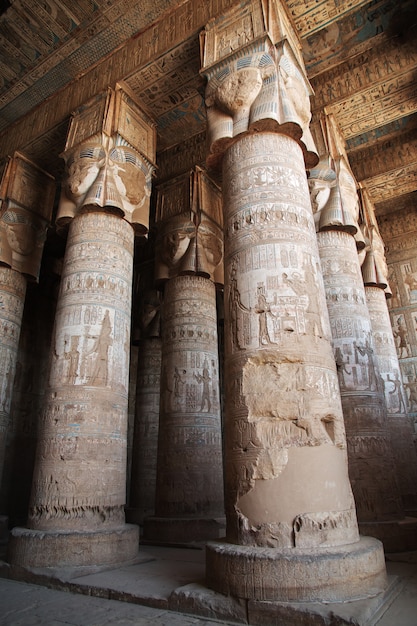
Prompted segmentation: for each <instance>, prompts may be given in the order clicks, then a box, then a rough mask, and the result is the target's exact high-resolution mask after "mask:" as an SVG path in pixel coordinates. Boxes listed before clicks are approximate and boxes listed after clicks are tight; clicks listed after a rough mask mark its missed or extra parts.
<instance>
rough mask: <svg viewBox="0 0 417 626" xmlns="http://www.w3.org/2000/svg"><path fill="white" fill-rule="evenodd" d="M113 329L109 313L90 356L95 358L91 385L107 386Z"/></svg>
mask: <svg viewBox="0 0 417 626" xmlns="http://www.w3.org/2000/svg"><path fill="white" fill-rule="evenodd" d="M111 333H112V327H111V321H110V314H109V311H106V312H105V314H104V318H103V321H102V323H101V330H100V334H99V336H98V337H97V338H96V341H95V343H94V346H93V348H92V349H91V350H90V352H89V353H88V355H92V356H93V362H92V366H91V374H90V383H91V384H92V385H98V386H100V385H107V381H108V358H109V348H110V347H111V346H112V345H113V339H112V337H111Z"/></svg>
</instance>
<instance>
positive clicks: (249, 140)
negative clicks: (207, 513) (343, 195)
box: [223, 133, 358, 547]
mask: <svg viewBox="0 0 417 626" xmlns="http://www.w3.org/2000/svg"><path fill="white" fill-rule="evenodd" d="M223 178H224V181H225V196H226V197H225V228H226V237H227V238H226V249H225V275H226V284H225V293H226V306H225V317H226V319H225V331H226V346H225V349H226V360H225V379H226V393H225V398H226V423H227V427H226V450H227V466H226V481H227V486H228V503H227V521H228V526H227V537H228V539H229V541H231V542H236V543H240V544H243V545H258V546H276V547H278V546H279V547H294V546H297V547H298V546H306V545H310V546H311V545H315V544H316V543H317V544H323V542H324V543H326V545H337V544H339V543H348V542H350V541H357V539H358V533H357V526H356V518H355V511H354V503H353V498H352V494H351V490H350V485H349V481H348V477H347V467H346V450H345V447H346V446H345V437H344V427H343V419H342V413H341V407H340V398H339V394H338V389H337V378H336V373H335V368H334V361H333V356H332V352H331V346H330V342H329V325H328V320H327V318H326V310H325V306H324V292H323V285H322V282H321V277H320V273H319V260H318V250H317V243H316V240H315V231H314V223H313V217H312V214H311V208H310V202H309V194H308V188H307V181H306V176H305V172H304V163H303V156H302V152H301V149H300V147H299V146H298V145H297V143H296V142H295V141H293V140H292V139H290V138H288V137H285V136H283V135H278V134H266V133H265V134H262V135H260V134H259V135H253V136H248V137H244V138H242V139H240V141H239V142H238V143H236V144H235V145H234V146H232V147H231V148H230V149H229V150H228V151H227V153H226V155H225V160H224V167H223ZM227 335H228V336H227ZM328 465H329V466H331V467H332V481H328V480H327V476H328V470H327V467H328ZM319 528H321V529H322V530H321V531H320V530H319Z"/></svg>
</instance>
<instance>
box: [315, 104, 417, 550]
mask: <svg viewBox="0 0 417 626" xmlns="http://www.w3.org/2000/svg"><path fill="white" fill-rule="evenodd" d="M313 132H314V135H315V136H316V137H317V140H316V142H317V144H318V145H320V144H324V147H323V150H324V154H322V158H321V160H320V162H319V164H318V165H317V166H316V168H313V169H312V170H311V171H310V179H309V181H310V188H311V190H312V204H313V210H314V211H315V221H316V227H317V231H318V232H317V239H318V246H319V253H320V260H321V267H322V272H323V279H324V286H325V291H326V299H327V308H328V311H329V318H330V326H331V331H332V344H333V350H334V358H335V361H336V367H337V375H338V380H339V388H340V394H341V399H342V407H343V416H344V421H345V427H346V435H347V444H348V457H349V476H350V480H351V484H352V489H353V494H354V496H355V502H356V510H357V515H358V521H359V529H360V531H361V533H362V534H365V535H371V536H373V537H377V538H378V539H380V540H381V541H383V543H384V547H385V549H386V550H387V551H397V550H402V549H407V548H408V547H409V548H410V549H411V544H409V539H410V538H409V535H410V532H411V533H412V532H414V529H413V528H411V527H410V528H408V527H406V526H404V523H403V522H404V510H403V507H402V502H401V498H400V490H399V483H398V477H397V474H396V466H395V462H394V456H393V451H392V446H391V438H390V432H389V428H388V422H387V410H386V404H385V398H384V384H383V380H382V378H381V374H380V370H379V364H378V359H377V357H376V352H375V347H374V336H373V332H372V325H371V318H370V315H369V310H368V307H367V302H366V296H365V288H364V285H363V280H362V274H361V267H360V262H359V257H358V250H357V248H358V246H359V248H362V249H363V247H364V245H365V244H364V241H363V237H362V236H361V233H360V231H359V226H358V221H357V220H358V217H359V198H358V194H357V191H356V181H355V179H354V177H353V175H352V173H351V171H350V168H349V163H348V161H347V157H346V154H345V152H344V145H343V139H342V137H341V135H340V132H339V131H338V128H337V127H336V125H335V122H334V120H333V118H332V117H331V116H323V117H322V119H321V120H320V125H319V124H317V125H316V124H315V125H314V126H313ZM320 134H321V135H322V136H321V137H320ZM326 186H327V193H324V191H323V190H324V189H325V188H326Z"/></svg>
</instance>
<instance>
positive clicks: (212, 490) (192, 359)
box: [145, 275, 224, 542]
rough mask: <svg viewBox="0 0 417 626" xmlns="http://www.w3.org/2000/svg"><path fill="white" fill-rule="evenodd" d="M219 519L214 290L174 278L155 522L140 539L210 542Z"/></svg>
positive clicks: (166, 321) (167, 307)
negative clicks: (206, 540) (207, 540)
mask: <svg viewBox="0 0 417 626" xmlns="http://www.w3.org/2000/svg"><path fill="white" fill-rule="evenodd" d="M223 517H224V503H223V472H222V443H221V423H220V398H219V363H218V347H217V314H216V293H215V285H214V283H213V282H212V281H211V280H210V279H209V278H205V277H202V276H196V275H189V276H187V275H184V276H183V275H181V276H177V277H175V278H172V279H170V280H169V281H168V282H167V284H166V287H165V294H164V305H163V313H162V372H161V405H160V423H159V441H158V466H157V482H156V500H155V517H152V518H148V519H147V520H145V537H146V538H147V539H152V540H157V541H174V542H190V541H198V540H203V539H213V538H217V537H219V536H221V534H222V530H223V528H224V524H223V523H222V518H223Z"/></svg>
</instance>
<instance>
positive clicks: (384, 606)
mask: <svg viewBox="0 0 417 626" xmlns="http://www.w3.org/2000/svg"><path fill="white" fill-rule="evenodd" d="M3 558H4V557H3ZM387 570H388V574H389V579H390V589H389V590H388V592H387V594H386V595H385V597H384V598H383V599H380V600H378V599H374V600H372V601H369V600H367V601H363V600H360V601H357V602H352V603H350V602H346V603H343V604H337V605H336V604H327V605H324V604H318V603H310V604H299V605H297V606H294V605H291V606H288V605H285V603H282V604H279V605H274V604H272V603H256V602H252V603H248V604H246V603H245V602H236V601H233V600H232V599H231V598H227V597H225V596H221V595H220V594H216V593H214V592H211V591H210V590H208V589H207V588H206V587H205V586H204V549H203V548H202V547H195V548H194V549H190V548H172V547H163V546H151V545H141V546H140V554H139V557H138V559H137V560H136V561H135V562H134V563H129V564H123V565H120V566H118V567H114V568H107V569H99V568H89V569H88V570H87V569H82V568H78V569H69V568H43V569H37V570H31V571H27V570H20V571H16V570H13V569H11V568H10V567H9V565H8V564H7V563H6V562H5V561H4V560H3V561H1V562H0V626H35V625H36V626H38V625H42V626H43V625H45V626H64V625H67V626H68V625H69V626H111V625H114V626H116V625H117V626H127V625H132V626H134V625H135V626H136V625H137V626H142V625H145V624H149V625H150V624H153V625H155V626H191V625H194V624H195V625H197V626H203V625H207V626H208V625H209V624H236V623H238V624H253V625H255V626H341V625H343V624H350V625H352V626H353V625H354V626H373V625H374V624H378V626H417V552H408V553H403V554H395V555H388V556H387Z"/></svg>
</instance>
